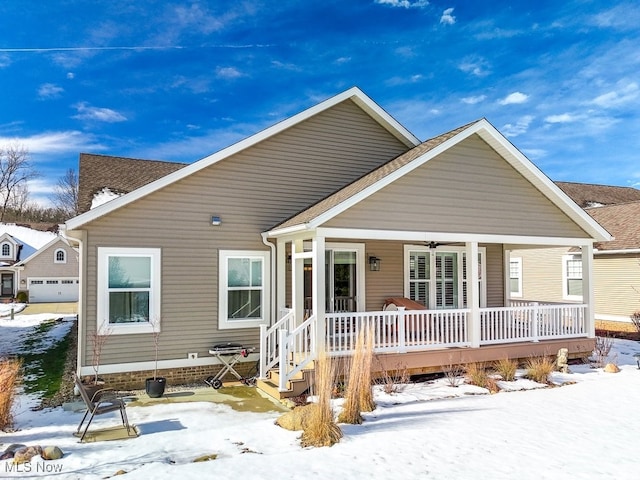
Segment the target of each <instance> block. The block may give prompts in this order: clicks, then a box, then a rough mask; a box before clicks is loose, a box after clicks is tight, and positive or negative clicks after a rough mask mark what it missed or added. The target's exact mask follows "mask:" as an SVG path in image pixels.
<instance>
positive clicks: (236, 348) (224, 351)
mask: <svg viewBox="0 0 640 480" xmlns="http://www.w3.org/2000/svg"><path fill="white" fill-rule="evenodd" d="M254 350H255V348H254V347H245V346H244V345H240V344H239V343H221V344H219V345H215V346H214V347H213V348H212V349H211V350H209V353H210V354H211V355H213V356H215V357H216V358H217V359H218V360H220V363H222V365H224V367H223V368H222V370H220V371H219V372H218V373H217V374H215V375H212V376H210V377H207V378H206V379H205V383H206V384H207V385H209V386H210V387H213V388H215V389H216V390H217V389H218V388H220V387H221V386H222V378H223V377H224V376H225V375H226V374H227V373H231V374H232V375H233V376H234V377H236V378H237V379H238V380H240V381H241V382H242V383H244V384H247V385H249V384H251V383H252V380H253V379H252V378H246V377H243V376H242V375H240V374H239V373H238V372H237V371H236V369H235V368H234V367H235V365H236V364H237V363H238V362H239V361H240V360H242V359H243V358H247V357H248V356H249V354H250V353H253V351H254Z"/></svg>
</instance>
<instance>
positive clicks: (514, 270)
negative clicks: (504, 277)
mask: <svg viewBox="0 0 640 480" xmlns="http://www.w3.org/2000/svg"><path fill="white" fill-rule="evenodd" d="M509 293H510V294H511V296H512V297H522V258H520V257H512V258H511V259H510V260H509Z"/></svg>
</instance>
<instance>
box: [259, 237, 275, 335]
mask: <svg viewBox="0 0 640 480" xmlns="http://www.w3.org/2000/svg"><path fill="white" fill-rule="evenodd" d="M261 236H262V243H264V244H265V245H266V246H267V247H269V248H270V249H271V319H272V320H271V324H273V323H275V322H276V321H277V320H278V319H277V317H276V312H277V305H276V288H277V284H276V262H277V258H276V246H275V245H274V244H273V243H271V242H270V241H269V240H267V234H266V233H265V232H262V233H261Z"/></svg>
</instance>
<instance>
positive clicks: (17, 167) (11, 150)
mask: <svg viewBox="0 0 640 480" xmlns="http://www.w3.org/2000/svg"><path fill="white" fill-rule="evenodd" d="M39 176H40V174H39V172H38V171H37V170H36V169H35V168H34V167H33V165H32V164H31V161H30V155H29V151H28V150H27V149H26V148H25V147H24V146H23V145H18V144H10V145H6V146H1V145H0V223H2V222H4V223H28V224H34V223H38V224H58V223H64V222H65V221H66V220H68V219H70V218H72V217H74V216H76V215H77V214H78V213H79V210H78V176H77V174H76V172H75V170H73V169H69V170H67V172H66V173H65V175H64V176H63V177H61V178H60V179H59V180H58V183H57V185H56V188H55V192H54V194H53V195H52V197H51V206H42V205H38V204H36V203H35V202H33V201H31V200H30V198H29V181H30V180H34V179H36V178H38V177H39Z"/></svg>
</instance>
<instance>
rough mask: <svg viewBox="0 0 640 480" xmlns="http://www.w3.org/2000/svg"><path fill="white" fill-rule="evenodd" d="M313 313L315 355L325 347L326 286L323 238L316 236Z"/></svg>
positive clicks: (313, 271) (314, 245) (314, 241)
mask: <svg viewBox="0 0 640 480" xmlns="http://www.w3.org/2000/svg"><path fill="white" fill-rule="evenodd" d="M312 243H313V252H312V254H313V269H312V276H313V279H312V281H311V283H312V284H313V313H314V315H315V316H316V350H317V351H316V352H314V353H315V354H316V355H317V354H318V352H320V351H322V350H324V349H325V340H326V339H325V336H326V335H325V331H326V328H325V317H324V314H325V310H326V287H325V272H324V268H325V267H324V263H325V258H324V257H325V239H324V237H319V236H316V237H314V238H313V242H312Z"/></svg>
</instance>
